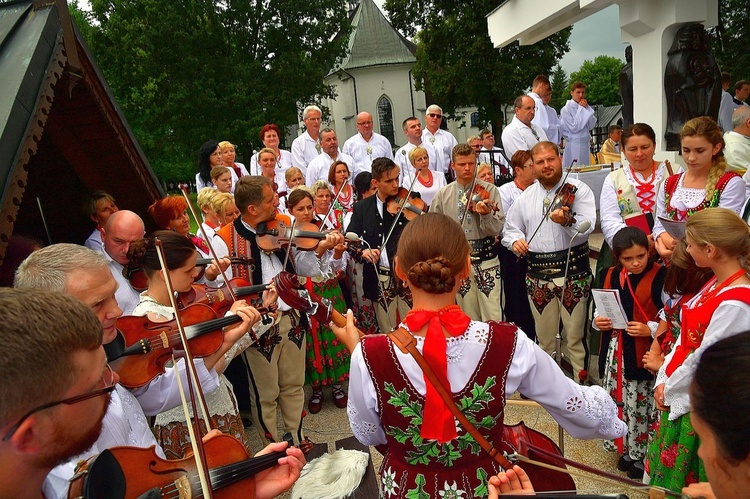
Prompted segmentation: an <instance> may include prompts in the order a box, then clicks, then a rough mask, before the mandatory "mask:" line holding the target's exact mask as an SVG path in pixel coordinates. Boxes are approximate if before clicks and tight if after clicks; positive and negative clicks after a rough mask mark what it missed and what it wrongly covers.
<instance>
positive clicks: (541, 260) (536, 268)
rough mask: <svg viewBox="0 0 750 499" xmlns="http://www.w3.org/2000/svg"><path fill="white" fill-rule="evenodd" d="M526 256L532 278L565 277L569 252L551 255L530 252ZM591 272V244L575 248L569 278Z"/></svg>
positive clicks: (569, 266) (571, 256)
mask: <svg viewBox="0 0 750 499" xmlns="http://www.w3.org/2000/svg"><path fill="white" fill-rule="evenodd" d="M526 256H527V257H528V260H529V266H528V270H527V273H528V274H529V275H530V276H531V277H535V278H537V279H546V280H551V279H554V278H557V277H564V276H565V262H566V260H567V258H568V250H562V251H553V252H550V253H533V252H531V251H529V252H528V253H527V255H526ZM590 270H591V264H590V262H589V243H583V244H579V245H578V246H573V247H572V248H571V250H570V262H569V263H568V278H570V279H573V278H576V277H579V276H581V275H583V274H586V273H588V272H590Z"/></svg>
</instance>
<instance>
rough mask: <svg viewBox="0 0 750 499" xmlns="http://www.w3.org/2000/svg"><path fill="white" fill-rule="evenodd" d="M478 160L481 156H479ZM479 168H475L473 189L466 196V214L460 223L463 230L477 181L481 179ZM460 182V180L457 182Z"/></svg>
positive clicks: (472, 180)
mask: <svg viewBox="0 0 750 499" xmlns="http://www.w3.org/2000/svg"><path fill="white" fill-rule="evenodd" d="M477 158H479V156H478V155H477ZM478 174H479V166H477V165H475V166H474V178H473V179H471V187H470V188H469V195H468V196H466V206H464V214H463V216H462V217H461V221H460V222H459V223H460V224H461V228H462V229H463V227H464V220H466V216H467V215H468V214H469V205H470V204H471V196H473V195H474V186H475V185H477V179H478V178H479V176H478ZM456 182H458V180H456Z"/></svg>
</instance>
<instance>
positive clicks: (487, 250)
mask: <svg viewBox="0 0 750 499" xmlns="http://www.w3.org/2000/svg"><path fill="white" fill-rule="evenodd" d="M469 244H470V245H471V263H473V264H474V265H478V264H480V263H482V262H486V261H487V260H492V259H493V258H497V252H496V251H495V238H494V237H491V236H490V237H485V238H483V239H470V240H469Z"/></svg>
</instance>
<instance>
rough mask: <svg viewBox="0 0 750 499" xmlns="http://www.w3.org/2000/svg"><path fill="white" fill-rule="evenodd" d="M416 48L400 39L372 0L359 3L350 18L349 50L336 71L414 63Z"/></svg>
mask: <svg viewBox="0 0 750 499" xmlns="http://www.w3.org/2000/svg"><path fill="white" fill-rule="evenodd" d="M415 51H416V46H415V45H414V44H413V43H412V42H410V41H409V40H407V39H406V38H404V37H403V36H401V34H400V33H399V32H398V31H396V30H395V29H394V28H393V26H391V23H389V22H388V20H387V19H386V18H385V16H384V15H383V13H382V12H380V9H379V8H378V6H377V5H375V2H373V0H361V1H360V3H359V6H358V7H357V10H355V11H354V15H353V16H352V30H351V33H350V35H349V47H348V50H347V55H346V56H345V57H344V59H343V61H341V64H340V65H339V66H338V67H337V68H336V69H337V70H338V69H345V70H349V69H356V68H362V67H368V66H384V65H388V64H404V63H415V62H417V59H416V57H414V52H415Z"/></svg>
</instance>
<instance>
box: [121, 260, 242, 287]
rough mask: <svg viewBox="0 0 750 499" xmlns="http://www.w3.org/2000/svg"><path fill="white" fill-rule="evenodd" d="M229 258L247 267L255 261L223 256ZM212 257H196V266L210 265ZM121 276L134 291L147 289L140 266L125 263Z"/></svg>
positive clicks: (146, 281)
mask: <svg viewBox="0 0 750 499" xmlns="http://www.w3.org/2000/svg"><path fill="white" fill-rule="evenodd" d="M225 258H229V260H230V262H231V263H232V264H234V265H247V266H248V267H251V268H252V266H253V265H254V264H255V261H254V260H253V259H252V258H246V257H241V256H233V257H225ZM212 261H213V259H211V258H198V260H197V261H196V262H195V266H196V267H205V266H207V265H210V264H211V262H212ZM122 276H123V277H124V278H125V279H127V280H128V282H130V285H131V286H132V287H133V289H135V290H136V291H146V289H148V277H147V276H146V272H145V271H144V270H143V269H142V268H141V267H131V266H130V265H126V266H125V267H123V269H122ZM201 277H203V273H202V272H201V274H199V275H198V276H197V277H196V280H198V279H200V278H201Z"/></svg>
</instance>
